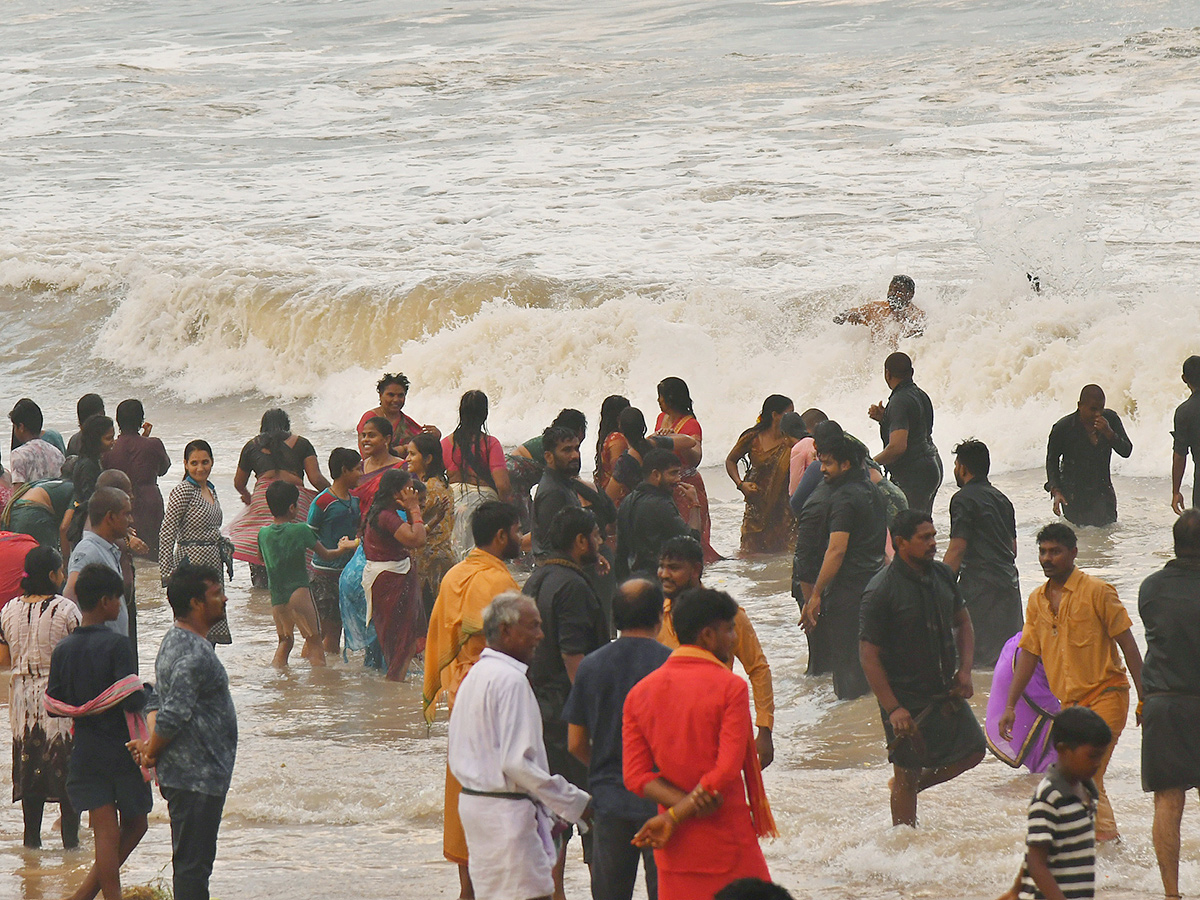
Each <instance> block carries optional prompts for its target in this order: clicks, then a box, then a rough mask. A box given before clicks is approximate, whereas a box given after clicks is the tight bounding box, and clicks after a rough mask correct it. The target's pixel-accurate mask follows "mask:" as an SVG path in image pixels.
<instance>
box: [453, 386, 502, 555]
mask: <svg viewBox="0 0 1200 900" xmlns="http://www.w3.org/2000/svg"><path fill="white" fill-rule="evenodd" d="M487 417H488V398H487V394H485V393H484V392H483V391H467V392H466V393H465V394H463V395H462V399H461V400H460V401H459V404H458V427H456V428H455V429H454V434H452V435H450V436H449V437H446V438H443V439H442V459H443V461H444V462H445V464H446V475H447V477H448V478H449V480H450V489H451V491H452V492H453V493H454V511H455V516H454V549H455V554H456V555H457V557H458V559H460V560H462V559H465V558H466V556H467V554H468V553H470V552H471V549H472V548H473V547H474V546H475V541H474V539H473V538H472V537H471V514H472V513H473V512H474V511H475V509H476V508H477V507H478V506H479V505H480V504H482V503H485V502H487V501H488V500H503V501H505V502H506V503H507V502H509V501H510V500H511V498H512V487H511V485H510V483H509V480H508V465H507V463H506V462H505V459H504V448H503V447H501V446H500V442H499V441H498V440H496V439H495V438H494V437H492V436H491V435H490V434H488V433H487Z"/></svg>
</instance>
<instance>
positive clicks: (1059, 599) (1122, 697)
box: [999, 522, 1142, 841]
mask: <svg viewBox="0 0 1200 900" xmlns="http://www.w3.org/2000/svg"><path fill="white" fill-rule="evenodd" d="M1037 543H1038V562H1039V563H1041V566H1042V571H1043V572H1044V573H1045V574H1046V578H1047V581H1046V583H1045V584H1044V585H1042V586H1041V587H1039V588H1037V590H1035V591H1034V592H1033V593H1032V594H1030V595H1029V605H1028V606H1027V607H1026V610H1025V628H1024V630H1023V631H1022V632H1021V643H1020V647H1021V652H1020V653H1019V654H1018V656H1017V666H1016V672H1015V673H1014V675H1013V681H1012V685H1011V686H1010V687H1009V691H1008V705H1007V707H1006V708H1005V711H1004V715H1003V716H1002V717H1001V718H1000V722H999V727H1000V734H1002V735H1003V736H1004V737H1006V738H1008V737H1011V736H1012V726H1013V721H1014V719H1015V715H1016V714H1015V712H1014V710H1015V709H1016V706H1017V701H1018V700H1020V698H1021V693H1022V692H1023V691H1024V690H1025V688H1026V686H1027V685H1028V684H1029V679H1030V678H1031V677H1032V676H1033V672H1034V669H1035V668H1036V667H1037V663H1038V660H1039V659H1040V660H1041V662H1042V665H1043V666H1044V667H1045V669H1046V679H1047V680H1048V681H1049V682H1050V690H1052V691H1053V692H1054V696H1055V697H1057V698H1058V700H1059V702H1060V703H1062V705H1063V707H1064V708H1065V707H1068V706H1086V707H1088V708H1089V709H1091V710H1093V711H1095V712H1096V713H1098V714H1099V715H1100V717H1101V718H1102V719H1104V721H1105V722H1107V723H1108V727H1109V728H1111V729H1112V733H1113V740H1112V743H1111V744H1109V746H1108V752H1107V753H1106V754H1105V755H1104V761H1103V762H1102V763H1101V764H1100V770H1099V771H1098V772H1097V773H1096V775H1095V778H1094V781H1095V782H1096V788H1097V790H1098V791H1099V792H1100V797H1099V801H1098V803H1097V807H1096V840H1098V841H1112V840H1116V839H1117V838H1118V837H1119V835H1118V833H1117V821H1116V819H1115V818H1114V816H1113V809H1112V804H1111V803H1109V801H1108V794H1107V793H1106V792H1105V790H1104V772H1105V770H1106V769H1107V768H1108V761H1109V760H1110V759H1112V754H1113V750H1114V749H1115V748H1116V746H1117V739H1118V738H1119V737H1120V736H1121V732H1122V730H1124V728H1125V720H1126V718H1127V717H1128V716H1129V678H1128V677H1126V673H1125V668H1124V667H1123V666H1122V665H1121V658H1120V655H1118V652H1117V650H1118V648H1119V649H1120V654H1121V655H1123V656H1124V657H1125V664H1126V665H1127V666H1128V667H1129V676H1131V677H1132V678H1133V685H1134V687H1135V688H1136V689H1137V694H1138V710H1137V722H1138V724H1139V725H1140V724H1141V720H1142V716H1141V707H1142V704H1141V698H1142V654H1141V652H1140V651H1139V650H1138V646H1137V642H1136V641H1135V640H1134V639H1133V633H1132V632H1131V631H1130V628H1131V627H1132V625H1133V622H1132V621H1131V620H1130V618H1129V613H1127V612H1126V611H1125V607H1124V606H1122V605H1121V601H1120V599H1119V598H1118V597H1117V591H1116V589H1115V588H1114V587H1113V586H1112V585H1111V584H1109V583H1107V582H1105V581H1101V580H1100V579H1099V578H1094V577H1092V576H1091V575H1088V574H1087V573H1085V572H1083V571H1081V570H1079V569H1077V568H1075V557H1076V556H1077V555H1078V553H1079V550H1078V546H1077V544H1076V539H1075V532H1074V531H1072V530H1071V528H1070V527H1069V526H1067V525H1064V524H1062V523H1061V522H1055V523H1053V524H1050V525H1047V526H1046V527H1045V528H1043V529H1042V530H1041V531H1040V532H1038V536H1037Z"/></svg>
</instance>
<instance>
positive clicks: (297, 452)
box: [237, 437, 317, 478]
mask: <svg viewBox="0 0 1200 900" xmlns="http://www.w3.org/2000/svg"><path fill="white" fill-rule="evenodd" d="M280 443H281V447H280V452H279V459H276V458H275V457H274V456H273V455H272V454H271V453H270V451H268V450H267V449H266V448H265V447H264V446H263V444H262V441H261V440H260V438H257V437H256V438H251V439H250V440H248V441H247V442H246V445H245V446H244V447H242V452H241V454H240V455H239V456H238V463H237V467H238V468H239V469H241V470H242V471H243V472H252V473H254V475H255V477H258V476H261V475H262V474H263V473H264V472H277V471H279V472H291V473H292V474H293V475H295V476H296V477H297V478H303V477H304V461H305V460H306V459H308V458H309V457H310V456H316V455H317V451H316V449H315V448H314V447H313V445H312V444H311V443H310V442H309V440H308V438H303V437H298V438H296V440H295V443H294V445H293V446H291V447H289V446H288V445H287V444H286V443H284V442H282V441H281V442H280Z"/></svg>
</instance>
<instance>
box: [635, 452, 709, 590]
mask: <svg viewBox="0 0 1200 900" xmlns="http://www.w3.org/2000/svg"><path fill="white" fill-rule="evenodd" d="M681 477H682V470H681V465H680V462H679V457H678V456H676V455H675V453H674V452H673V451H671V450H662V449H655V450H650V451H648V452H647V453H646V455H645V456H644V457H643V458H642V483H641V484H639V485H638V486H637V487H635V488H634V489H633V491H632V492H631V493H630V494H629V496H628V497H626V498H625V499H624V500H623V501H622V502H621V508H620V510H618V512H617V560H616V566H615V570H616V574H617V579H618V580H620V581H623V580H625V579H627V578H629V577H630V576H631V575H635V574H636V575H644V576H650V575H653V574H654V572H655V571H656V570H657V569H658V557H659V554H660V552H661V551H662V546H663V544H664V543H665V542H666V541H667V540H668V539H670V538H673V537H675V536H676V535H680V534H687V535H691V536H692V537H694V538H696V539H697V540H699V539H700V507H699V505H698V500H697V496H696V489H695V488H694V487H692V486H691V485H690V484H680V483H679V482H680V478H681ZM676 490H679V491H681V492H683V493H684V494H685V495H686V496H687V497H688V498H689V504H690V505H689V507H688V508H689V509H690V510H691V512H690V513H689V514H688V519H687V521H684V519H683V517H682V516H680V515H679V509H678V507H677V506H676V505H675V491H676Z"/></svg>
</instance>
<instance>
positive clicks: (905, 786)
mask: <svg viewBox="0 0 1200 900" xmlns="http://www.w3.org/2000/svg"><path fill="white" fill-rule="evenodd" d="M892 545H893V546H894V547H895V549H896V558H895V559H893V560H892V563H891V565H889V566H888V567H887V568H886V569H884V570H883V571H882V572H880V573H879V574H878V575H876V576H875V577H874V578H872V579H871V583H870V584H869V585H867V591H866V594H864V595H863V601H862V620H861V625H860V628H859V644H858V652H859V656H860V657H861V659H862V667H863V672H865V673H866V676H867V681H869V682H870V684H871V690H872V691H873V692H874V693H875V699H876V700H878V701H879V708H880V710H881V712H882V714H883V730H884V734H885V735H886V736H887V744H888V761H889V762H891V763H892V766H893V769H894V770H895V777H894V778H893V779H892V784H891V788H892V824H893V825H910V826H912V827H914V828H915V827H916V824H917V794H918V793H920V792H921V791H923V790H925V789H926V788H931V787H933V786H934V785H937V784H942V783H943V782H946V781H949V780H950V779H952V778H957V777H958V776H959V775H961V774H962V773H963V772H966V771H967V770H968V769H973V768H974V767H975V766H977V765H979V763H980V761H981V760H982V759H983V754H984V752H985V751H986V750H987V745H986V742H985V741H984V737H983V730H982V729H981V728H980V727H979V722H977V721H976V719H975V714H974V713H973V712H971V705H970V704H969V703H967V700H968V699H970V697H971V695H972V694H973V693H975V688H974V686H973V685H972V683H971V661H972V656H973V654H974V652H975V633H974V631H973V630H972V628H971V614H970V613H969V612H968V611H967V605H966V603H965V602H964V601H963V597H962V594H961V593H959V591H958V587H957V586H956V585H955V580H954V573H953V572H951V571H950V569H949V567H947V566H946V565H945V564H944V563H940V562H937V560H936V559H935V557H936V556H937V530H936V529H935V528H934V527H933V520H932V519H931V518H930V516H929V514H928V513H923V512H918V511H917V510H915V509H906V510H902V511H901V512H899V513H897V514H896V518H895V520H894V521H893V522H892Z"/></svg>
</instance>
